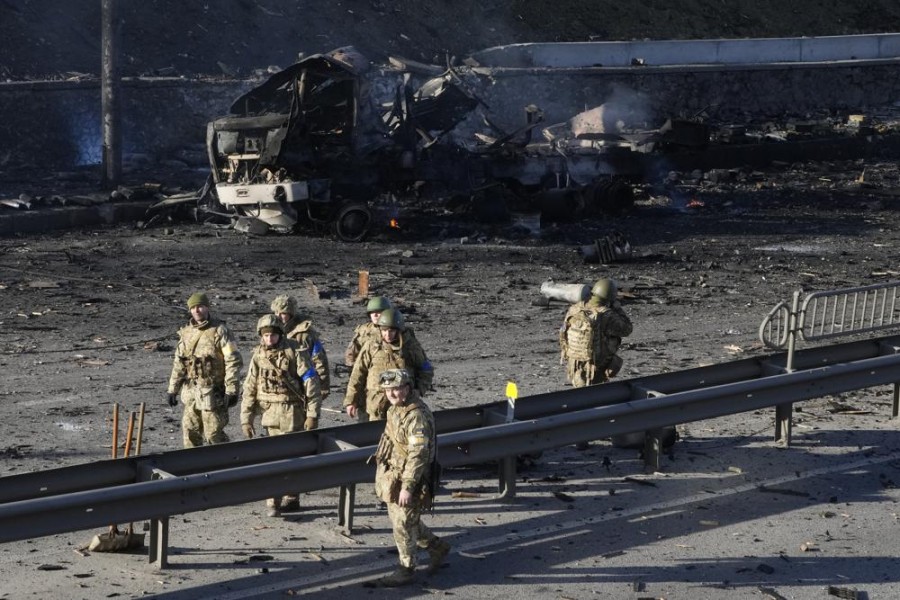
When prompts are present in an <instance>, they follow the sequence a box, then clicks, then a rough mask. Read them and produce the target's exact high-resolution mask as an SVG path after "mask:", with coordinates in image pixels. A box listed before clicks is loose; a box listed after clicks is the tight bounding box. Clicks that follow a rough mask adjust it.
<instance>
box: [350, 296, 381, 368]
mask: <svg viewBox="0 0 900 600" xmlns="http://www.w3.org/2000/svg"><path fill="white" fill-rule="evenodd" d="M389 308H391V301H390V300H388V299H387V298H385V297H384V296H375V297H374V298H372V299H371V300H369V303H368V304H366V313H368V315H369V320H368V322H366V323H363V324H362V325H359V326H357V328H356V329H355V330H354V331H353V339H352V340H350V344H349V345H348V346H347V351H346V352H344V364H345V365H347V366H348V367H352V366H353V363H355V362H356V357H357V356H359V352H360V350H362V347H363V346H365V345H366V342H368V341H369V340H377V339H379V338H380V337H381V333H380V332H379V330H378V318H379V317H380V316H381V313H383V312H384V311H386V310H387V309H389Z"/></svg>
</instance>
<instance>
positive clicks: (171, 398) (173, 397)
mask: <svg viewBox="0 0 900 600" xmlns="http://www.w3.org/2000/svg"><path fill="white" fill-rule="evenodd" d="M166 402H168V403H169V406H171V407H173V408H174V407H176V406H178V394H169V395H168V396H167V397H166Z"/></svg>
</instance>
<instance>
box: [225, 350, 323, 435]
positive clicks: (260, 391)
mask: <svg viewBox="0 0 900 600" xmlns="http://www.w3.org/2000/svg"><path fill="white" fill-rule="evenodd" d="M301 394H302V395H301ZM321 403H322V392H321V384H320V382H319V377H318V375H317V373H316V369H315V367H313V365H312V362H311V361H310V359H309V354H307V353H306V351H304V350H301V349H300V347H299V346H298V345H297V342H295V341H293V340H288V339H285V338H283V337H282V338H281V339H280V340H279V342H278V344H277V345H276V346H275V347H273V348H266V347H265V346H262V345H260V346H257V347H256V349H255V350H254V351H253V358H251V359H250V367H249V369H248V370H247V378H246V379H245V380H244V395H243V398H242V399H241V426H242V427H243V426H245V425H247V424H250V425H252V424H253V421H254V420H255V417H256V415H262V420H261V422H260V424H261V425H262V426H263V427H265V428H266V431H267V432H268V434H269V435H281V434H283V433H291V432H292V431H301V430H302V429H303V424H304V421H305V420H306V419H307V418H310V417H312V418H315V419H318V418H319V410H320V406H321Z"/></svg>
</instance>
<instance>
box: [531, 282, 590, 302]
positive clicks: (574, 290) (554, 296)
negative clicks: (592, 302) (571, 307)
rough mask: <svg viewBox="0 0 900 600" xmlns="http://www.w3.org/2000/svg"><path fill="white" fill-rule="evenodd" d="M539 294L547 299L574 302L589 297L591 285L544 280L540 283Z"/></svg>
mask: <svg viewBox="0 0 900 600" xmlns="http://www.w3.org/2000/svg"><path fill="white" fill-rule="evenodd" d="M541 295H542V296H544V297H545V298H547V299H548V300H560V301H562V302H568V303H569V304H575V303H576V302H581V301H582V300H587V299H588V298H590V297H591V286H589V285H586V284H581V283H556V282H555V281H545V282H544V283H542V284H541Z"/></svg>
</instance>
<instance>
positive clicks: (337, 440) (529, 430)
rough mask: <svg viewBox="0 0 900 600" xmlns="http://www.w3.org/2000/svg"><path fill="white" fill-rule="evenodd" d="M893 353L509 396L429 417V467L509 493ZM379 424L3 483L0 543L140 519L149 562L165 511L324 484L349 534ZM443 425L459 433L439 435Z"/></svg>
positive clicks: (885, 346)
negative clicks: (433, 460)
mask: <svg viewBox="0 0 900 600" xmlns="http://www.w3.org/2000/svg"><path fill="white" fill-rule="evenodd" d="M898 351H900V337H895V338H883V339H877V340H867V341H860V342H852V343H847V344H841V345H834V346H828V347H822V348H814V349H811V350H809V351H806V352H801V353H798V356H797V363H798V365H800V368H799V369H796V370H794V371H791V372H788V371H787V370H786V369H785V367H784V360H785V358H786V357H785V356H784V355H783V354H779V355H772V356H767V357H761V358H755V359H744V360H740V361H734V362H731V363H723V364H720V365H712V366H710V367H700V368H696V369H689V370H687V371H680V372H675V373H667V374H662V375H654V376H650V377H642V378H638V379H631V380H623V381H618V382H611V383H608V384H604V385H602V386H594V387H589V388H578V389H574V390H566V391H561V392H553V393H549V394H541V395H539V396H531V397H527V398H521V399H519V401H518V403H517V406H516V415H515V416H516V419H517V420H516V421H513V422H511V423H507V422H506V420H507V419H506V403H502V402H500V403H493V404H487V405H482V406H479V407H473V408H466V409H453V410H449V411H439V412H437V413H436V422H437V427H438V431H439V436H438V445H439V451H440V456H441V462H442V463H443V464H445V465H446V466H448V467H452V466H458V465H465V464H473V463H480V462H484V461H488V460H500V461H501V470H500V483H501V489H504V490H505V491H506V492H507V495H509V496H511V495H512V493H510V492H512V491H514V485H515V456H516V455H518V454H522V453H527V452H536V451H540V450H544V449H548V448H554V447H558V446H562V445H567V444H571V443H575V442H579V441H586V440H592V439H599V438H606V437H610V436H613V435H618V434H625V433H633V432H639V431H648V440H649V442H650V444H649V445H648V446H651V447H652V448H655V449H657V450H658V447H659V428H661V427H666V426H671V425H676V424H680V423H687V422H691V421H696V420H700V419H707V418H712V417H717V416H724V415H728V414H736V413H740V412H745V411H751V410H757V409H759V408H762V407H767V406H776V405H779V404H782V403H785V402H796V401H801V400H806V399H810V398H816V397H821V396H823V395H828V394H835V393H841V392H845V391H850V390H854V389H860V388H865V387H871V386H875V385H883V384H888V383H895V382H897V381H898V380H900V354H898ZM895 389H896V386H895ZM894 410H895V414H896V411H897V398H896V395H895V403H894ZM529 415H531V416H529ZM380 427H381V424H380V423H363V424H359V425H350V426H344V427H334V428H330V429H323V430H317V431H310V432H298V433H294V434H288V435H284V436H277V437H274V438H263V439H256V440H248V441H243V442H233V443H229V444H221V445H217V446H209V447H203V448H195V449H191V450H178V451H173V452H166V453H161V454H157V455H150V456H144V457H133V458H128V459H119V460H107V461H101V462H99V463H93V464H88V465H77V466H74V467H64V468H61V469H53V470H50V471H45V472H38V473H28V474H23V475H14V476H10V477H5V478H2V480H3V485H2V486H0V501H2V502H3V503H2V504H0V542H3V541H13V540H20V539H28V538H34V537H40V536H43V535H51V534H55V533H62V532H67V531H79V530H83V529H88V528H91V527H97V526H104V525H107V524H109V523H124V522H133V521H140V520H145V519H150V520H151V531H150V534H151V536H150V559H151V561H155V562H157V564H158V565H159V566H160V567H162V566H165V564H166V551H167V548H166V547H167V543H168V518H169V517H170V516H173V515H176V514H183V513H188V512H194V511H200V510H207V509H210V508H217V507H221V506H231V505H236V504H241V503H245V502H250V501H254V500H261V499H264V498H268V497H273V496H277V495H280V494H283V493H285V492H287V491H291V492H306V491H314V490H322V489H328V488H333V487H338V486H340V487H341V496H340V507H339V508H340V512H341V518H342V524H343V525H344V526H345V527H347V528H350V527H351V526H352V509H353V500H354V486H355V484H356V483H360V482H365V481H371V480H372V467H370V466H368V465H367V464H366V459H367V458H368V457H369V456H370V455H371V454H372V452H373V451H374V448H375V446H374V442H375V441H376V440H377V438H378V435H379V434H380ZM455 427H460V428H462V429H461V430H459V431H455V432H447V430H448V429H453V428H455ZM656 460H658V454H657V456H656ZM169 470H171V471H169Z"/></svg>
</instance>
